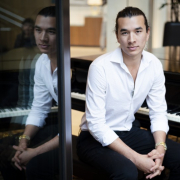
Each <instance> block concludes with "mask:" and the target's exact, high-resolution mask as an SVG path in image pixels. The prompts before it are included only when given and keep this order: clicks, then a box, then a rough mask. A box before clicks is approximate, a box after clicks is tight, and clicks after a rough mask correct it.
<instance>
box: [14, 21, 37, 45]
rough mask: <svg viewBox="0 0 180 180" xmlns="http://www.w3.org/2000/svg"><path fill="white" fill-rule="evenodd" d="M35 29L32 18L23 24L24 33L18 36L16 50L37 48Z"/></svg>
mask: <svg viewBox="0 0 180 180" xmlns="http://www.w3.org/2000/svg"><path fill="white" fill-rule="evenodd" d="M33 28H34V21H33V20H32V19H31V18H27V19H25V20H24V21H23V22H22V33H21V34H18V35H17V38H16V41H15V44H14V48H20V47H26V48H31V47H33V46H36V43H35V39H34V34H33Z"/></svg>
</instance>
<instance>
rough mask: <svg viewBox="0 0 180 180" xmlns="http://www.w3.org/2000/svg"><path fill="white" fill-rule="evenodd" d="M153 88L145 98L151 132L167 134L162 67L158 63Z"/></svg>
mask: <svg viewBox="0 0 180 180" xmlns="http://www.w3.org/2000/svg"><path fill="white" fill-rule="evenodd" d="M157 66H158V68H156V69H158V72H157V73H156V76H155V79H154V83H153V86H152V88H151V90H150V92H149V94H148V96H147V98H146V100H147V104H148V107H149V117H150V120H151V127H150V128H151V132H152V133H153V132H155V131H164V132H165V133H167V132H168V130H169V126H168V119H167V113H166V111H167V104H166V100H165V92H166V90H165V85H164V83H165V77H164V73H163V69H162V65H161V64H160V63H159V64H158V65H157Z"/></svg>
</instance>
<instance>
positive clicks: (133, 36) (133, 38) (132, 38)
mask: <svg viewBox="0 0 180 180" xmlns="http://www.w3.org/2000/svg"><path fill="white" fill-rule="evenodd" d="M135 41H136V37H135V34H134V33H130V34H129V39H128V42H129V43H134V42H135Z"/></svg>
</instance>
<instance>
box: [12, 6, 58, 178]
mask: <svg viewBox="0 0 180 180" xmlns="http://www.w3.org/2000/svg"><path fill="white" fill-rule="evenodd" d="M34 34H35V39H36V44H37V46H38V48H39V49H40V51H41V52H42V53H43V54H42V55H41V56H40V57H39V59H38V61H37V63H36V69H35V76H34V80H35V85H34V100H33V104H32V109H31V112H30V114H29V116H28V118H27V121H26V127H25V130H24V133H23V135H22V136H20V141H19V146H14V149H16V150H17V151H16V153H15V155H14V157H13V159H12V161H14V163H15V165H16V167H18V168H19V169H20V170H22V169H25V168H26V174H27V177H28V180H29V179H33V180H35V179H52V177H53V176H54V175H56V174H57V173H58V157H57V155H58V149H57V148H58V143H59V138H58V135H57V133H58V130H57V124H56V122H55V123H54V122H48V121H47V120H45V119H46V117H47V114H48V113H49V111H50V109H51V106H52V100H53V99H54V100H55V101H56V103H57V92H58V90H57V57H56V17H55V7H54V6H51V7H47V8H44V9H42V10H41V11H40V12H39V13H38V15H37V17H36V22H35V29H34ZM55 119H56V118H55ZM55 121H56V120H55ZM53 123H54V124H53ZM44 125H45V127H43V126H44ZM42 127H43V128H42ZM52 129H53V130H52ZM49 139H51V140H49ZM30 140H31V146H32V144H36V148H28V144H29V142H30ZM39 144H41V145H39ZM51 150H53V151H51ZM37 155H38V156H37ZM35 156H36V157H35ZM33 157H35V158H33ZM27 163H28V164H27Z"/></svg>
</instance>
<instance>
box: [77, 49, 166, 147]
mask: <svg viewBox="0 0 180 180" xmlns="http://www.w3.org/2000/svg"><path fill="white" fill-rule="evenodd" d="M164 83H165V78H164V73H163V69H162V65H161V63H160V61H159V60H158V59H157V58H156V57H155V56H154V55H153V54H151V53H149V52H146V51H143V53H142V59H141V64H140V67H139V70H138V74H137V77H136V81H135V83H134V80H133V77H132V76H131V74H130V72H129V70H128V68H127V66H126V65H125V64H124V62H123V56H122V52H121V48H120V47H119V48H117V49H116V50H115V51H113V52H111V53H107V54H105V55H102V56H100V57H98V58H97V59H96V60H95V61H93V62H92V64H91V66H90V68H89V73H88V80H87V87H86V111H85V114H84V116H83V117H82V123H81V125H80V126H81V130H82V131H86V130H89V132H90V133H91V134H92V136H93V137H94V138H95V139H96V140H97V141H99V142H100V143H101V144H102V146H107V145H109V144H111V143H112V142H113V141H114V140H115V139H117V138H118V136H117V134H116V133H115V132H114V131H129V130H130V129H131V127H132V122H133V121H134V120H135V117H134V114H135V113H136V112H137V111H138V109H139V108H140V107H141V105H142V103H143V102H144V100H145V99H146V101H147V104H148V107H149V116H150V120H151V127H150V128H151V132H152V133H153V132H155V131H159V130H161V131H164V132H166V133H167V132H168V130H169V127H168V120H167V116H166V110H167V105H166V101H165V86H164Z"/></svg>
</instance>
